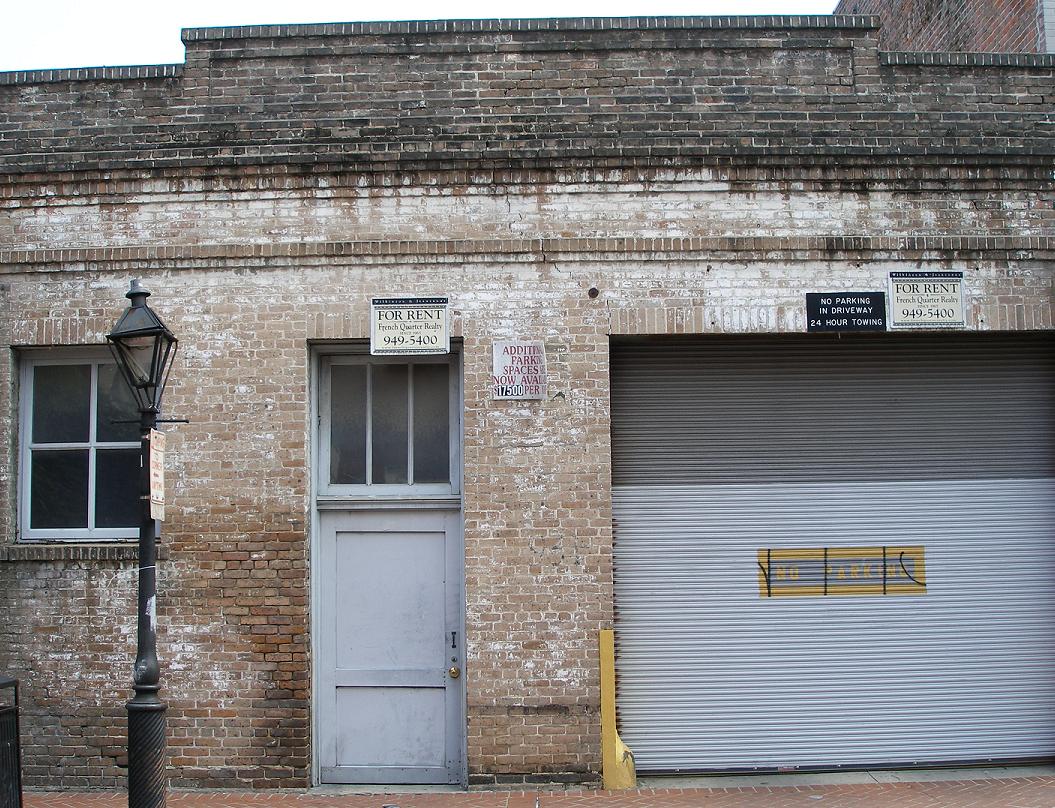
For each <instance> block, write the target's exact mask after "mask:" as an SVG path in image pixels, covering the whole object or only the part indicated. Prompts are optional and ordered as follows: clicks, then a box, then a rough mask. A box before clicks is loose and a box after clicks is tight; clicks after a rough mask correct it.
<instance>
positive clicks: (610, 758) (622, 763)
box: [599, 628, 637, 791]
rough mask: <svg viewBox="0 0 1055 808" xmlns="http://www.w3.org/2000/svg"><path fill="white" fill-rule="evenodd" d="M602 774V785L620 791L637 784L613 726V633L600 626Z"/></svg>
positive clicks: (627, 752) (627, 751) (631, 762)
mask: <svg viewBox="0 0 1055 808" xmlns="http://www.w3.org/2000/svg"><path fill="white" fill-rule="evenodd" d="M599 648H600V656H601V777H602V779H603V781H604V787H605V788H606V789H609V790H610V791H619V790H622V789H626V788H635V787H636V786H637V773H636V772H635V770H634V753H633V752H631V751H630V749H629V748H628V747H627V745H626V744H625V743H623V741H622V739H620V737H619V733H618V732H617V731H616V728H615V632H614V631H613V630H612V629H610V628H603V629H601V633H600V641H599Z"/></svg>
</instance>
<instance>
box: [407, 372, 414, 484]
mask: <svg viewBox="0 0 1055 808" xmlns="http://www.w3.org/2000/svg"><path fill="white" fill-rule="evenodd" d="M407 485H414V364H413V363H412V362H407Z"/></svg>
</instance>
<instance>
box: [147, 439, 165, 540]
mask: <svg viewBox="0 0 1055 808" xmlns="http://www.w3.org/2000/svg"><path fill="white" fill-rule="evenodd" d="M150 518H151V519H157V520H158V521H159V522H164V521H165V433H164V432H158V431H157V430H156V429H151V430H150Z"/></svg>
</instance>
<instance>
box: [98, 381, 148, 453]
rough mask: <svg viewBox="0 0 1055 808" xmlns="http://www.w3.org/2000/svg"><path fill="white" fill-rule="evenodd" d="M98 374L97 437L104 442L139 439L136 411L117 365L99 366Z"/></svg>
mask: <svg viewBox="0 0 1055 808" xmlns="http://www.w3.org/2000/svg"><path fill="white" fill-rule="evenodd" d="M98 374H99V379H98V385H99V403H98V408H97V412H98V414H97V416H96V425H95V434H96V438H97V439H98V440H99V441H106V442H110V441H137V440H139V409H138V408H137V407H136V402H135V399H134V398H133V397H132V391H131V390H129V389H128V384H127V383H126V382H125V379H124V377H123V376H122V375H121V372H120V371H119V370H118V369H117V365H100V366H99V371H98ZM115 421H130V422H131V423H114V422H115Z"/></svg>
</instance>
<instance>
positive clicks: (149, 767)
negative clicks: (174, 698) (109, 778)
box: [128, 696, 167, 808]
mask: <svg viewBox="0 0 1055 808" xmlns="http://www.w3.org/2000/svg"><path fill="white" fill-rule="evenodd" d="M155 698H156V696H155ZM166 779H167V778H166V776H165V705H164V704H162V703H161V702H160V701H156V702H154V703H149V702H148V703H145V704H144V703H142V702H136V701H130V702H129V703H128V808H165V790H166Z"/></svg>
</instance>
